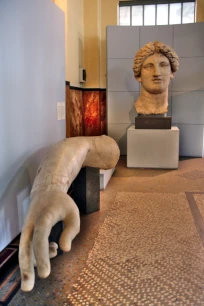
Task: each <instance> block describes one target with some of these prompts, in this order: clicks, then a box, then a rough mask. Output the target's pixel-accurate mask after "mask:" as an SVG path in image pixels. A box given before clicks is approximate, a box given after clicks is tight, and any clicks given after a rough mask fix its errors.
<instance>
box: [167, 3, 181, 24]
mask: <svg viewBox="0 0 204 306" xmlns="http://www.w3.org/2000/svg"><path fill="white" fill-rule="evenodd" d="M179 23H181V3H172V4H170V16H169V24H179Z"/></svg>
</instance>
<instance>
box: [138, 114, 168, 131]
mask: <svg viewBox="0 0 204 306" xmlns="http://www.w3.org/2000/svg"><path fill="white" fill-rule="evenodd" d="M135 128H136V129H159V130H161V129H171V116H166V117H164V116H162V117H159V116H138V117H135Z"/></svg>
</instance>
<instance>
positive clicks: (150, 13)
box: [119, 0, 195, 26]
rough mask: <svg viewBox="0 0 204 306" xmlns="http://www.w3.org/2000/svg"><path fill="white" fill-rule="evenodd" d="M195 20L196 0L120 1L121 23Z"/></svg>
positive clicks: (152, 23) (157, 23) (137, 24)
mask: <svg viewBox="0 0 204 306" xmlns="http://www.w3.org/2000/svg"><path fill="white" fill-rule="evenodd" d="M193 22H195V0H194V1H193V0H180V1H179V0H137V1H120V2H119V25H128V26H129V25H133V26H142V25H165V24H181V23H193Z"/></svg>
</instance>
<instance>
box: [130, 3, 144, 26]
mask: <svg viewBox="0 0 204 306" xmlns="http://www.w3.org/2000/svg"><path fill="white" fill-rule="evenodd" d="M132 25H137V26H141V25H143V6H142V5H137V6H132Z"/></svg>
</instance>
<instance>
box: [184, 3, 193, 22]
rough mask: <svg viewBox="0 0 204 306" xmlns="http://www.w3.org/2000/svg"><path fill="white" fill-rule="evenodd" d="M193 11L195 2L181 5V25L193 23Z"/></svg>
mask: <svg viewBox="0 0 204 306" xmlns="http://www.w3.org/2000/svg"><path fill="white" fill-rule="evenodd" d="M194 10H195V2H187V3H183V16H182V23H192V22H194V15H195V13H194Z"/></svg>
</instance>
